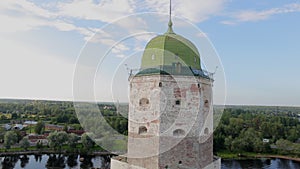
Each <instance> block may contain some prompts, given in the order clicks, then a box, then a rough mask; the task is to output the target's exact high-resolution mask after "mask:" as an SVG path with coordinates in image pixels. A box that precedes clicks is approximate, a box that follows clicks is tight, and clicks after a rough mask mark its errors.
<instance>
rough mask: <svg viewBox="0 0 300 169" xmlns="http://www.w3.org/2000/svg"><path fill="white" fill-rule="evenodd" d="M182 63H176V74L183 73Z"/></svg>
mask: <svg viewBox="0 0 300 169" xmlns="http://www.w3.org/2000/svg"><path fill="white" fill-rule="evenodd" d="M181 66H182V65H181V63H179V62H178V63H176V73H181Z"/></svg>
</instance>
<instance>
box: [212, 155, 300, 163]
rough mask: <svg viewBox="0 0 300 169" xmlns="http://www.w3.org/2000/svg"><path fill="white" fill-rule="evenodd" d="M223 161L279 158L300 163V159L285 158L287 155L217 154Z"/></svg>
mask: <svg viewBox="0 0 300 169" xmlns="http://www.w3.org/2000/svg"><path fill="white" fill-rule="evenodd" d="M217 154H218V156H219V157H221V159H224V160H247V159H257V158H269V159H272V158H278V159H283V160H291V161H295V162H300V158H299V157H292V156H285V155H274V154H255V153H244V154H235V153H225V154H224V153H217Z"/></svg>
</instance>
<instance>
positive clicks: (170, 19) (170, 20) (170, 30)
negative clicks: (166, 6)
mask: <svg viewBox="0 0 300 169" xmlns="http://www.w3.org/2000/svg"><path fill="white" fill-rule="evenodd" d="M168 26H169V28H168V32H167V33H174V31H173V28H172V26H173V23H172V0H170V18H169V24H168Z"/></svg>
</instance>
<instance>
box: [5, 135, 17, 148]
mask: <svg viewBox="0 0 300 169" xmlns="http://www.w3.org/2000/svg"><path fill="white" fill-rule="evenodd" d="M17 141H18V136H17V134H16V133H15V132H14V131H8V132H6V133H5V135H4V146H5V148H7V149H10V147H11V146H12V145H14V144H16V143H17Z"/></svg>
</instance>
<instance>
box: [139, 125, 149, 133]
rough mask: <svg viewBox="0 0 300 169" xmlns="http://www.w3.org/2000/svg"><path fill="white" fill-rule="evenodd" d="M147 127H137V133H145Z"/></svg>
mask: <svg viewBox="0 0 300 169" xmlns="http://www.w3.org/2000/svg"><path fill="white" fill-rule="evenodd" d="M147 131H148V129H147V127H145V126H141V127H139V134H144V133H147Z"/></svg>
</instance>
